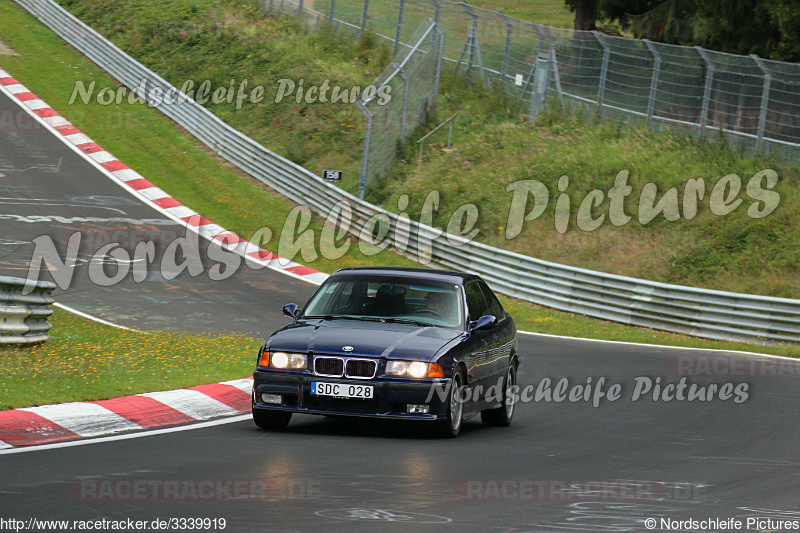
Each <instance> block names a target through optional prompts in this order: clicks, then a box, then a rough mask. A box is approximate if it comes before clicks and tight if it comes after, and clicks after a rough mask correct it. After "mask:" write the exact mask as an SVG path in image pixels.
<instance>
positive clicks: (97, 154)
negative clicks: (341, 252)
mask: <svg viewBox="0 0 800 533" xmlns="http://www.w3.org/2000/svg"><path fill="white" fill-rule="evenodd" d="M0 91H3V92H5V93H6V94H8V95H9V96H11V97H12V100H14V99H16V101H17V102H18V103H19V104H20V106H21V107H22V108H23V109H24V110H25V111H26V112H27V113H28V114H29V115H31V117H33V118H34V120H36V121H37V122H39V123H40V124H42V125H43V126H44V127H45V128H46V129H49V130H50V131H52V132H53V133H54V134H56V136H57V137H59V138H61V139H62V140H63V141H64V142H65V143H66V144H67V146H69V147H71V148H72V149H73V150H74V151H75V152H77V153H79V154H81V155H82V156H83V158H84V159H86V160H87V161H89V163H91V164H92V165H93V166H95V167H96V168H97V169H98V170H99V171H100V172H102V173H103V174H105V175H106V176H107V177H109V178H111V179H112V180H113V181H115V182H116V183H118V184H120V185H122V186H123V187H125V188H127V189H128V190H130V191H131V192H132V193H133V194H134V195H135V196H137V197H138V198H140V199H141V200H142V201H143V202H144V203H147V204H149V205H150V206H151V207H153V208H154V209H156V210H157V211H159V212H161V213H163V214H164V215H166V216H167V217H169V218H170V219H172V220H175V221H176V222H178V223H180V224H182V225H183V226H184V227H186V228H187V229H191V230H192V231H195V232H196V233H197V234H198V235H200V236H202V237H204V238H206V239H208V240H209V241H212V242H214V243H216V244H217V245H219V246H220V247H221V248H224V249H225V250H228V251H231V252H234V253H237V254H239V255H240V256H242V257H244V258H246V259H248V260H250V261H253V262H255V263H256V264H259V265H261V266H266V267H268V268H271V269H273V270H278V271H280V272H283V273H284V274H287V275H289V276H292V277H295V278H300V279H302V280H304V281H308V282H310V283H314V284H316V285H319V284H320V283H322V282H323V281H324V280H325V278H327V277H328V275H327V274H325V273H324V272H319V271H317V270H314V269H313V268H310V267H307V266H305V265H301V264H300V263H295V262H294V261H290V260H288V259H285V258H283V257H280V256H278V255H277V254H274V253H273V252H270V251H268V250H264V249H262V248H260V247H259V246H258V245H256V244H254V243H251V242H249V241H247V240H246V239H243V238H241V237H239V236H238V235H236V234H235V233H233V232H232V231H228V230H226V229H225V228H223V227H222V226H220V225H218V224H214V223H213V222H211V221H210V220H208V219H207V218H205V217H204V216H202V215H200V214H199V213H197V212H195V211H193V210H192V209H189V208H188V207H186V206H185V205H183V204H181V203H180V202H179V201H177V200H176V199H175V198H173V197H171V196H170V195H169V194H167V193H166V192H164V191H163V190H161V189H160V188H158V187H156V186H155V185H153V184H152V183H150V182H149V181H147V180H146V179H145V178H144V177H143V176H142V175H141V174H139V173H138V172H136V171H135V170H133V169H132V168H130V167H129V166H128V165H126V164H125V163H123V162H122V161H120V160H119V159H117V158H116V157H114V156H113V155H112V154H111V153H109V152H108V151H107V150H104V149H103V148H102V147H101V146H100V145H98V144H97V143H95V142H94V141H92V139H91V138H89V136H87V135H86V134H84V133H83V132H81V130H79V129H78V128H76V127H75V126H74V125H73V124H72V123H70V122H69V121H68V120H67V119H65V118H64V117H62V116H61V115H59V114H58V112H56V110H55V109H53V108H52V107H50V106H49V105H47V103H45V102H44V100H42V99H41V98H39V97H37V96H36V95H35V94H33V93H32V92H31V91H30V90H28V88H27V87H25V86H24V85H22V84H21V83H20V82H19V81H17V80H16V79H14V78H13V77H11V75H10V74H8V72H6V71H4V70H3V69H0Z"/></svg>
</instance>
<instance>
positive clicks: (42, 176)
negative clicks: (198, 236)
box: [0, 95, 800, 532]
mask: <svg viewBox="0 0 800 533" xmlns="http://www.w3.org/2000/svg"><path fill="white" fill-rule="evenodd" d="M16 109H17V107H16V104H14V103H12V102H10V101H9V100H8V99H7V98H6V97H5V96H3V95H0V112H4V111H8V112H16ZM0 174H2V176H0V222H1V223H2V232H0V273H2V274H4V275H14V276H18V277H25V276H26V273H27V269H28V265H29V263H30V259H31V256H32V253H33V248H34V245H33V240H34V239H36V238H37V237H40V236H43V235H48V236H51V237H52V238H53V240H54V241H55V242H57V243H60V245H61V248H60V250H61V251H62V253H63V244H64V243H65V242H66V241H67V240H68V238H69V236H70V235H71V234H72V233H73V232H75V231H83V232H84V235H83V237H82V240H83V242H84V249H82V250H81V251H80V253H79V258H81V261H79V263H78V266H77V267H76V269H75V270H76V272H75V273H74V281H73V283H72V285H71V286H70V287H69V289H67V290H63V291H62V290H59V291H57V292H56V293H55V296H56V299H57V301H59V302H61V303H64V304H66V305H70V306H72V307H75V308H77V309H79V310H82V311H85V312H88V313H91V314H94V315H97V316H99V317H101V318H104V319H107V320H111V321H114V322H118V323H121V324H124V325H126V326H133V327H139V328H143V329H152V328H160V329H172V330H180V331H203V330H220V331H231V330H233V331H241V332H246V333H250V334H253V335H254V336H260V337H263V336H265V335H267V334H268V333H269V332H270V331H272V330H273V329H276V328H277V327H279V326H281V325H283V324H284V323H285V319H284V317H282V316H281V313H280V308H281V306H282V305H283V304H284V303H286V302H288V301H298V302H302V301H304V300H305V299H306V298H307V297H308V296H309V295H310V293H311V291H312V290H313V286H312V285H310V284H308V283H305V282H303V281H300V280H295V279H292V278H290V277H287V276H285V275H283V274H280V273H277V272H274V271H271V270H268V269H261V270H251V269H250V268H247V267H242V268H240V269H239V270H238V271H237V273H236V275H234V276H232V277H230V278H228V279H225V280H222V281H212V280H211V279H210V278H209V277H208V275H207V274H205V273H204V274H201V275H199V276H196V277H191V276H189V275H188V274H187V273H184V274H182V275H180V276H179V277H178V278H176V279H174V280H168V281H165V280H164V279H163V276H162V275H161V274H162V271H161V270H160V269H159V268H155V269H153V270H152V271H148V272H149V274H148V279H147V280H146V281H143V282H141V283H136V282H134V281H133V280H132V279H131V276H130V275H129V276H127V277H126V278H125V279H124V280H123V282H121V283H119V284H115V285H113V286H109V287H100V286H97V285H96V284H93V283H92V282H91V281H90V280H89V279H88V276H87V275H86V272H87V270H88V257H90V256H91V255H92V253H94V251H96V249H97V248H99V246H100V245H102V244H103V243H104V242H114V241H120V242H125V243H128V244H130V243H133V244H135V243H136V242H138V241H140V240H142V238H143V236H145V237H146V238H147V240H153V241H154V242H155V243H156V245H157V247H158V249H159V250H162V251H163V250H164V248H165V247H166V246H167V245H168V243H169V242H170V241H171V240H173V239H174V238H175V237H177V236H180V235H183V229H182V227H181V226H179V225H178V224H177V223H175V222H174V221H172V220H170V219H168V218H167V217H166V216H165V215H163V214H162V213H160V212H158V211H156V210H153V209H151V208H150V207H147V206H145V205H143V204H141V203H139V202H138V201H137V200H136V199H135V198H134V197H133V196H132V195H130V194H129V193H128V192H126V191H125V190H124V189H123V188H122V187H120V186H119V185H117V184H115V183H113V182H112V181H110V180H109V179H108V178H106V177H105V176H103V175H101V174H100V173H99V172H97V171H96V169H94V168H93V167H92V166H91V165H89V164H88V163H86V162H85V161H83V160H82V159H81V158H79V157H78V155H77V154H75V153H74V152H73V151H72V150H71V149H69V148H68V147H66V146H65V145H64V144H63V143H62V142H61V141H59V140H58V139H56V138H55V137H53V136H52V135H51V134H50V133H49V132H47V131H46V130H44V129H41V128H31V129H26V130H22V129H12V130H8V129H5V130H0ZM106 239H107V241H106ZM200 242H201V254H205V248H206V245H205V243H204V242H203V241H200ZM131 248H133V246H131ZM159 255H160V254H159ZM62 257H63V255H62ZM203 260H204V261H205V262H206V264H208V263H209V261H208V258H207V257H205V256H204V255H203ZM154 263H155V264H156V265H159V264H160V260H158V259H157V260H156V261H154ZM520 351H521V354H522V366H521V370H520V374H519V381H520V385H521V386H523V387H525V386H527V385H531V386H533V387H536V386H539V385H540V384H541V380H542V379H543V378H549V379H550V380H551V381H552V383H553V385H555V383H556V382H558V380H559V379H561V378H567V379H568V381H569V384H570V385H575V384H581V383H583V384H585V383H586V380H587V378H588V377H592V382H593V383H597V381H598V380H599V379H600V378H601V377H605V379H606V387H605V388H606V389H607V388H608V387H609V386H610V385H612V384H619V385H620V388H621V397H620V398H619V399H618V400H616V401H613V402H612V401H604V402H601V403H600V405H599V406H598V407H593V406H592V403H591V401H588V402H587V401H583V399H581V400H579V401H575V402H570V401H569V400H567V401H562V402H547V401H544V400H542V401H538V402H537V401H530V402H527V403H522V404H519V405H518V409H517V412H516V415H515V420H514V423H513V425H512V426H511V427H510V428H484V427H483V426H482V425H481V424H480V421H479V420H478V419H472V420H470V421H469V422H467V423H466V424H465V426H464V430H463V433H462V435H461V436H460V437H459V438H458V439H455V440H441V439H437V438H433V437H431V436H429V435H428V433H427V431H426V427H425V426H419V425H411V424H401V423H382V422H376V421H370V420H346V419H345V420H341V419H335V418H324V417H298V416H296V417H295V418H294V419H293V420H292V423H291V424H290V425H289V427H288V429H287V430H286V431H284V432H279V433H270V432H264V431H260V430H258V429H256V427H255V426H254V425H253V424H252V422H251V421H249V420H242V421H235V422H232V423H228V424H223V425H215V426H210V427H202V428H200V429H192V430H188V431H181V432H173V433H164V434H155V435H148V436H142V437H140V438H133V439H129V440H118V441H111V442H101V443H92V444H87V445H83V446H75V447H66V448H54V449H44V450H30V451H26V452H24V453H17V454H11V455H4V456H3V457H1V458H0V465H1V466H0V471H2V475H1V476H0V507H2V509H3V515H4V516H6V517H14V518H16V519H22V520H27V519H29V518H31V517H36V518H42V519H68V520H99V519H103V518H105V519H108V520H126V519H129V518H130V519H133V520H147V521H151V520H153V519H156V518H161V519H167V518H199V517H203V518H210V519H215V518H216V519H220V518H224V519H225V520H226V528H225V530H226V531H313V530H321V531H322V530H324V531H354V530H357V531H375V530H379V531H411V530H414V531H439V530H443V529H445V528H458V529H459V530H469V531H541V532H557V531H646V530H647V528H646V526H645V520H646V519H647V518H656V519H660V518H662V517H665V518H669V519H675V520H680V519H687V518H696V519H706V518H719V519H730V518H736V517H738V519H740V520H742V521H745V520H746V519H747V517H756V516H757V517H771V518H794V519H800V456H798V454H797V445H798V443H800V429H798V425H797V423H796V420H797V414H798V411H800V392H798V384H800V379H798V378H800V370H798V368H797V367H796V364H795V363H791V364H789V363H777V362H775V361H772V362H771V365H770V364H755V365H753V364H750V363H749V361H750V359H741V360H740V359H738V358H735V359H734V360H737V361H741V364H740V365H739V366H736V365H732V364H731V362H732V360H731V359H729V356H724V355H719V354H711V353H707V352H696V351H693V352H687V351H684V350H675V349H666V348H654V347H644V346H631V345H618V344H609V343H595V342H584V341H577V340H570V339H555V338H543V337H537V336H529V335H523V336H521V339H520ZM720 360H721V361H723V363H722V364H718V365H716V367H715V366H714V365H713V362H714V361H720ZM698 361H706V362H712V364H711V367H712V368H713V370H712V371H711V372H710V373H709V372H706V371H705V370H704V369H705V367H704V366H701V365H698V364H697V362H698ZM739 367H741V369H743V370H741V371H740V370H738V369H739ZM709 374H710V375H709ZM730 374H733V375H730ZM776 374H781V375H776ZM682 376H685V377H687V379H688V380H689V382H690V383H692V384H696V385H698V386H707V385H710V384H716V385H718V386H722V385H723V384H725V383H731V384H733V385H741V384H742V383H744V384H746V385H747V391H746V392H747V394H746V396H747V398H746V401H744V402H742V403H738V404H737V403H735V402H734V401H733V399H732V398H729V399H727V400H722V399H720V398H719V397H718V395H717V396H716V397H715V398H714V399H712V400H711V401H706V402H703V401H699V400H695V401H691V402H690V401H674V400H673V401H663V400H659V401H653V400H652V398H641V399H638V400H637V401H633V399H632V398H633V392H634V388H635V383H636V378H641V377H649V378H651V379H653V380H655V379H656V378H658V377H660V378H661V381H662V383H663V384H665V385H666V384H668V383H673V384H675V383H678V381H679V379H680V378H681V377H682ZM212 529H213V528H209V529H207V530H212ZM217 529H219V528H217ZM656 530H661V529H660V528H657V529H656ZM673 530H677V531H695V530H696V531H708V530H709V529H694V528H681V529H673ZM711 530H712V531H713V530H722V529H711ZM754 530H755V529H754Z"/></svg>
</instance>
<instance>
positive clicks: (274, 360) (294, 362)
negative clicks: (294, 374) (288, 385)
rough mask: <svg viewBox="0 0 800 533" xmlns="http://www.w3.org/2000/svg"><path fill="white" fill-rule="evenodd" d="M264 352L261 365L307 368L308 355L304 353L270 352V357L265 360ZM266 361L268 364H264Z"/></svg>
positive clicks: (296, 368)
mask: <svg viewBox="0 0 800 533" xmlns="http://www.w3.org/2000/svg"><path fill="white" fill-rule="evenodd" d="M266 354H267V352H264V354H262V356H261V361H260V364H261V366H270V367H272V368H292V369H295V370H301V369H304V368H306V355H305V354H303V353H288V352H269V359H268V360H267V361H265V359H266V358H265V357H264V355H266ZM264 363H266V364H264Z"/></svg>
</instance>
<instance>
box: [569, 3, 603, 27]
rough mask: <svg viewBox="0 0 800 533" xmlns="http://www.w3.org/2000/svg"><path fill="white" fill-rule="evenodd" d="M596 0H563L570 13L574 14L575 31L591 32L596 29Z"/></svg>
mask: <svg viewBox="0 0 800 533" xmlns="http://www.w3.org/2000/svg"><path fill="white" fill-rule="evenodd" d="M597 2H598V0H564V3H565V4H566V5H567V7H568V8H569V10H570V11H574V12H575V29H576V30H585V31H592V30H594V29H596V28H597Z"/></svg>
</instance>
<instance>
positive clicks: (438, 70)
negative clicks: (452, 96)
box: [428, 11, 444, 116]
mask: <svg viewBox="0 0 800 533" xmlns="http://www.w3.org/2000/svg"><path fill="white" fill-rule="evenodd" d="M437 13H438V11H437ZM428 20H430V19H428ZM433 33H434V34H435V35H436V36H437V37H438V43H436V42H434V46H433V49H432V50H431V51H432V52H435V53H436V54H437V58H436V75H435V77H434V81H433V95H432V97H431V102H433V106H432V107H431V115H432V116H436V107H437V104H438V103H439V80H440V79H441V77H442V58H443V56H444V32H443V31H442V30H441V28H439V24H437V23H436V21H434V22H433ZM437 44H438V46H437Z"/></svg>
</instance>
